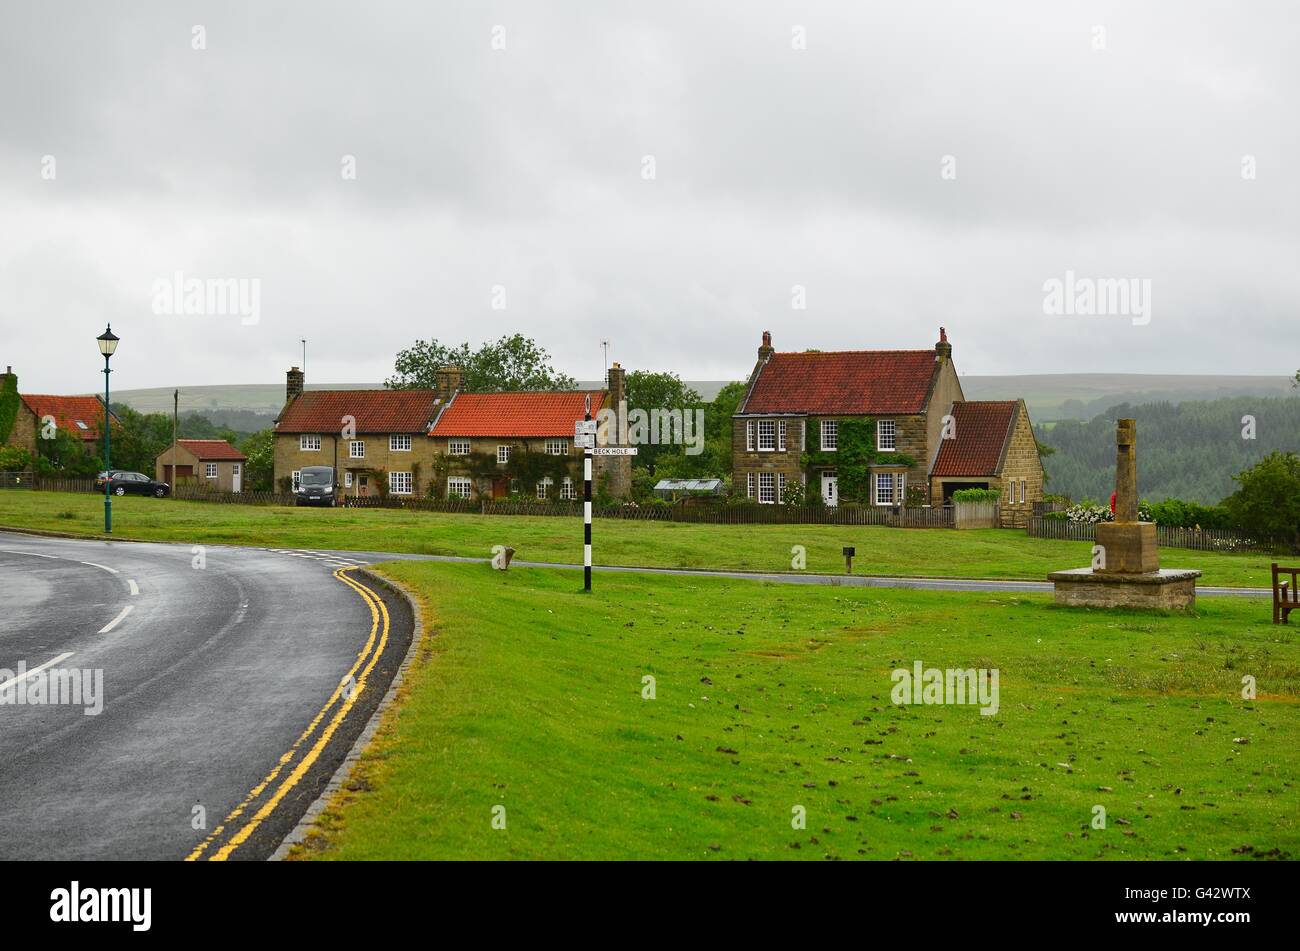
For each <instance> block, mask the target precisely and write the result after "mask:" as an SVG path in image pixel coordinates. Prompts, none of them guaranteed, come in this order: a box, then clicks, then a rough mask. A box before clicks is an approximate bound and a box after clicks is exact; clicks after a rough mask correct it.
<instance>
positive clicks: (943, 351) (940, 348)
mask: <svg viewBox="0 0 1300 951" xmlns="http://www.w3.org/2000/svg"><path fill="white" fill-rule="evenodd" d="M934 358H935V359H936V360H937V361H939V362H940V363H943V362H944V361H946V360H951V359H952V344H950V343H949V342H948V331H947V330H945V329H944V328H943V327H940V328H939V342H938V343H936V344H935V345H934Z"/></svg>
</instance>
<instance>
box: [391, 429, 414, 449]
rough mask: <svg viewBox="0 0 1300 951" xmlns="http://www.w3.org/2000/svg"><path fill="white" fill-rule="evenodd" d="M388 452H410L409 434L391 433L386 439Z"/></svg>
mask: <svg viewBox="0 0 1300 951" xmlns="http://www.w3.org/2000/svg"><path fill="white" fill-rule="evenodd" d="M388 451H389V452H410V451H411V434H410V433H393V434H392V435H391V436H389V437H388Z"/></svg>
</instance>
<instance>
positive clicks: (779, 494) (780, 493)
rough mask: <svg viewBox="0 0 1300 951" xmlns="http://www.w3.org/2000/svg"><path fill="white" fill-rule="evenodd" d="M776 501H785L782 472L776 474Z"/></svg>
mask: <svg viewBox="0 0 1300 951" xmlns="http://www.w3.org/2000/svg"><path fill="white" fill-rule="evenodd" d="M776 500H777V501H778V502H784V501H785V473H784V472H778V473H777V474H776Z"/></svg>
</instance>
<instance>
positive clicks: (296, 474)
mask: <svg viewBox="0 0 1300 951" xmlns="http://www.w3.org/2000/svg"><path fill="white" fill-rule="evenodd" d="M289 478H291V479H292V480H293V490H294V491H295V492H297V491H298V486H300V485H302V470H301V469H294V470H293V472H292V473H291V474H290V476H289Z"/></svg>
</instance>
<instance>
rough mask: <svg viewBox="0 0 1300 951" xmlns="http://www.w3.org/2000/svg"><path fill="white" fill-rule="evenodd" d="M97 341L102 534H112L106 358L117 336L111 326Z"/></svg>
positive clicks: (110, 325)
mask: <svg viewBox="0 0 1300 951" xmlns="http://www.w3.org/2000/svg"><path fill="white" fill-rule="evenodd" d="M95 339H97V340H98V341H99V352H100V353H102V354H103V355H104V532H105V533H106V534H112V532H113V502H112V498H113V496H112V491H113V480H112V478H111V475H110V474H111V472H112V461H111V459H110V454H109V449H110V445H109V429H110V428H111V427H110V426H109V424H108V420H109V415H108V375H109V374H110V373H112V372H113V371H112V370H110V369H109V368H108V358H109V357H111V356H112V355H113V351H115V350H116V349H117V341H118V336H117V334H115V333H113V325H112V324H109V325H108V327H107V328H106V329H105V330H104V332H103V333H102V334H100V335H99V336H98V337H97V338H95Z"/></svg>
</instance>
